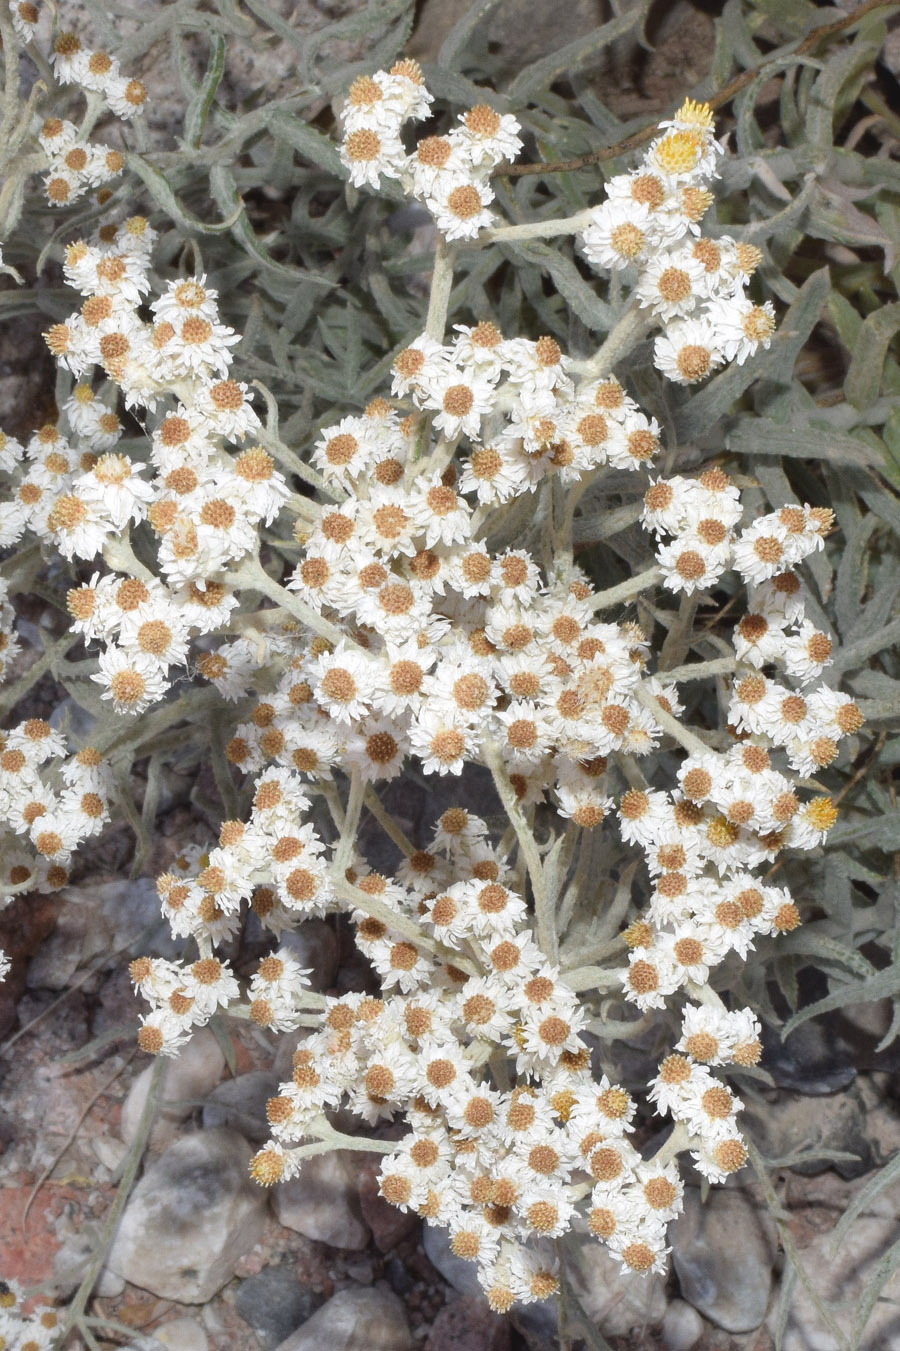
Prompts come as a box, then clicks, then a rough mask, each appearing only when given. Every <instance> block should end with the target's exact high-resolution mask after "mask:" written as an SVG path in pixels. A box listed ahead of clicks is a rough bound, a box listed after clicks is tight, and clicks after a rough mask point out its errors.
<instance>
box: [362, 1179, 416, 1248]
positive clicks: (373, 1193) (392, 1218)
mask: <svg viewBox="0 0 900 1351" xmlns="http://www.w3.org/2000/svg"><path fill="white" fill-rule="evenodd" d="M357 1186H358V1188H359V1206H360V1210H361V1211H362V1214H363V1219H364V1220H365V1222H366V1224H367V1225H368V1226H369V1228H370V1229H371V1230H372V1237H373V1238H374V1240H375V1243H376V1246H377V1247H378V1249H379V1251H380V1252H389V1251H390V1250H391V1248H395V1247H396V1246H397V1244H398V1243H399V1242H401V1240H402V1239H404V1238H406V1236H407V1235H408V1234H410V1233H412V1231H413V1229H415V1227H416V1225H417V1224H418V1223H419V1220H418V1216H416V1215H415V1214H413V1212H412V1211H403V1210H398V1209H397V1207H396V1206H392V1205H391V1204H390V1203H389V1202H388V1201H385V1199H384V1197H383V1196H379V1194H378V1173H377V1171H376V1169H375V1168H373V1167H372V1165H371V1164H366V1165H365V1166H364V1167H362V1168H360V1170H359V1176H358V1182H357Z"/></svg>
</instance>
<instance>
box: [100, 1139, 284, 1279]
mask: <svg viewBox="0 0 900 1351" xmlns="http://www.w3.org/2000/svg"><path fill="white" fill-rule="evenodd" d="M251 1155H252V1151H251V1149H250V1146H249V1145H248V1144H247V1142H246V1140H244V1139H243V1137H242V1136H240V1135H238V1134H237V1133H236V1132H235V1131H228V1130H210V1131H198V1132H197V1133H196V1134H194V1135H186V1136H183V1137H182V1138H181V1139H180V1140H176V1142H175V1143H174V1144H173V1145H170V1146H169V1148H168V1149H167V1150H166V1151H165V1153H163V1154H162V1155H160V1157H159V1158H158V1159H157V1160H156V1162H155V1163H153V1164H152V1165H151V1166H150V1167H149V1168H148V1169H147V1171H146V1172H145V1173H144V1176H143V1177H142V1178H141V1180H140V1182H139V1183H138V1185H137V1187H136V1188H135V1190H134V1192H133V1193H132V1196H131V1199H130V1200H129V1202H128V1205H127V1206H126V1207H125V1213H124V1214H123V1216H122V1219H121V1221H120V1223H119V1228H118V1230H117V1231H116V1235H115V1237H114V1239H113V1244H112V1248H111V1250H110V1254H109V1260H108V1266H109V1267H110V1268H111V1270H112V1271H114V1272H117V1273H118V1274H119V1275H120V1276H124V1278H125V1279H126V1280H127V1281H130V1282H131V1284H132V1285H136V1286H138V1287H139V1288H140V1289H141V1290H149V1291H151V1293H152V1294H154V1295H158V1296H159V1297H160V1298H161V1299H172V1300H177V1301H178V1302H179V1303H182V1304H203V1303H205V1302H206V1301H207V1300H208V1299H211V1298H212V1296H213V1295H214V1294H215V1293H216V1291H217V1290H219V1289H221V1287H222V1286H223V1285H224V1284H225V1282H226V1281H227V1280H229V1279H230V1278H231V1274H232V1270H233V1268H234V1264H235V1262H236V1261H237V1259H238V1258H239V1257H240V1256H241V1255H242V1254H244V1253H246V1252H247V1251H248V1250H249V1249H250V1248H252V1247H253V1245H254V1244H255V1243H256V1242H258V1241H259V1239H260V1237H261V1236H262V1231H263V1227H264V1223H265V1209H266V1194H265V1192H264V1191H263V1190H262V1189H261V1188H260V1187H257V1186H255V1184H254V1183H253V1182H252V1180H251V1178H250V1176H249V1173H248V1171H247V1170H248V1164H249V1162H250V1158H251Z"/></svg>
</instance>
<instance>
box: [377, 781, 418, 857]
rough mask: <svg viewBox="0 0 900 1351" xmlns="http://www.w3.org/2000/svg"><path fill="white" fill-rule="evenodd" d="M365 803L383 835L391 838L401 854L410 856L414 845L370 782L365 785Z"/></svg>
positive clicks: (413, 850)
mask: <svg viewBox="0 0 900 1351" xmlns="http://www.w3.org/2000/svg"><path fill="white" fill-rule="evenodd" d="M365 804H366V810H367V811H370V812H371V813H372V815H373V816H374V817H375V820H376V821H377V822H378V824H379V825H380V826H381V829H382V830H383V831H384V833H385V835H387V836H388V838H389V839H391V840H393V842H394V844H395V845H396V846H397V848H398V849H399V850H400V852H401V854H405V855H406V857H407V858H411V857H412V855H413V854H414V853H415V852H416V846H415V845H414V844H413V842H412V840H410V839H409V838H408V836H407V835H406V834H405V833H404V832H403V831H402V830H401V828H400V826H399V825H398V824H397V822H396V821H395V820H394V818H393V816H391V814H390V812H389V811H388V809H387V808H386V807H385V805H384V803H383V802H382V801H381V798H380V797H379V796H378V794H377V793H376V792H375V789H374V788H373V787H372V785H371V784H367V785H366V796H365Z"/></svg>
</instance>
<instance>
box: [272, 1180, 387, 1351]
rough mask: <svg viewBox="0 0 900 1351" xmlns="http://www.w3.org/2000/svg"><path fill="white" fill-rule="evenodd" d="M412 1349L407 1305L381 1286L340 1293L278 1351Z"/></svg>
mask: <svg viewBox="0 0 900 1351" xmlns="http://www.w3.org/2000/svg"><path fill="white" fill-rule="evenodd" d="M314 1157H315V1156H314ZM412 1345H413V1340H412V1337H411V1336H410V1331H409V1324H408V1322H407V1321H406V1311H405V1309H404V1308H403V1305H402V1304H401V1302H400V1300H399V1299H398V1298H397V1296H396V1295H395V1294H394V1293H393V1291H391V1290H388V1288H387V1287H386V1286H385V1285H381V1284H379V1285H372V1286H351V1287H350V1288H348V1289H347V1290H339V1291H338V1293H337V1294H336V1295H333V1296H332V1297H331V1299H330V1300H329V1301H328V1303H327V1304H323V1305H322V1307H321V1309H319V1311H318V1313H314V1314H313V1316H312V1318H309V1319H307V1321H306V1322H305V1323H304V1324H303V1326H302V1327H299V1328H298V1329H297V1331H296V1332H293V1333H291V1335H290V1337H288V1338H287V1340H286V1341H284V1342H282V1343H281V1345H280V1346H279V1347H278V1348H277V1351H412Z"/></svg>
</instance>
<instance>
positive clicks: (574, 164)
mask: <svg viewBox="0 0 900 1351" xmlns="http://www.w3.org/2000/svg"><path fill="white" fill-rule="evenodd" d="M876 9H889V10H898V11H900V3H898V0H866V3H865V4H863V5H860V6H859V8H858V9H855V10H854V11H853V13H852V14H845V15H844V17H843V18H841V19H836V20H835V21H834V23H826V24H823V25H822V26H821V27H820V28H816V29H815V30H814V31H813V32H812V33H809V34H807V36H806V37H805V38H804V39H803V40H802V42H799V43H798V44H797V46H796V47H795V48H794V51H793V53H792V55H793V56H805V55H806V54H807V53H808V52H811V51H813V49H814V48H816V47H817V46H818V45H819V43H820V42H828V41H830V39H831V38H833V37H836V36H837V35H838V34H839V33H843V32H844V31H845V30H846V29H848V28H852V27H853V25H854V24H855V23H858V22H859V21H860V19H864V18H865V17H866V15H868V14H871V13H872V12H873V11H874V10H876ZM771 64H772V62H770V61H761V62H760V63H759V65H758V66H751V67H750V69H749V70H742V71H741V73H740V75H735V77H734V79H733V80H729V82H728V84H726V85H725V86H724V87H723V88H722V89H720V90H719V91H718V93H716V94H713V95H712V96H711V97H710V98H709V99H707V100H706V101H707V102H708V103H709V105H710V107H712V108H721V107H722V106H723V105H724V104H726V103H730V102H731V100H732V99H733V98H734V96H735V94H739V93H740V92H741V90H742V89H745V88H746V87H747V85H748V84H751V83H752V82H753V81H754V80H755V79H756V77H757V76H758V75H759V73H760V72H761V71H764V70H765V69H766V66H768V65H771ZM658 126H659V122H658V120H657V121H654V122H652V123H651V124H650V126H647V127H644V128H642V130H641V131H635V132H633V133H632V135H631V136H626V137H625V139H624V140H622V141H617V142H616V144H615V145H608V146H604V147H603V148H602V149H601V150H592V151H590V152H589V154H587V155H579V156H578V157H577V158H576V159H569V160H556V161H554V162H553V163H551V164H510V165H507V166H506V168H505V169H503V170H502V171H501V176H502V177H504V178H524V177H525V175H526V174H565V173H572V172H573V171H574V170H576V169H585V168H587V167H588V166H590V165H591V164H603V163H605V161H606V160H611V159H617V158H618V157H619V155H626V154H627V153H628V152H629V150H637V149H639V147H640V146H642V145H646V143H647V141H649V140H652V138H653V137H654V136H655V134H656V129H657V127H658Z"/></svg>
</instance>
